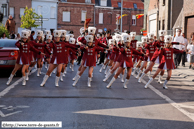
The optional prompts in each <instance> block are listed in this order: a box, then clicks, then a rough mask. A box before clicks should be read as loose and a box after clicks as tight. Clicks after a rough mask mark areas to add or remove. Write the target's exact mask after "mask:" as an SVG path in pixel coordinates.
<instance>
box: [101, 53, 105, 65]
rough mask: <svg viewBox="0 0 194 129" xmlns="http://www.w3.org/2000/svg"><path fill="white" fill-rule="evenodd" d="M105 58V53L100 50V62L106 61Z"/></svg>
mask: <svg viewBox="0 0 194 129" xmlns="http://www.w3.org/2000/svg"><path fill="white" fill-rule="evenodd" d="M104 58H105V53H104V52H100V64H101V63H104Z"/></svg>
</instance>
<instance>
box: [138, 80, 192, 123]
mask: <svg viewBox="0 0 194 129" xmlns="http://www.w3.org/2000/svg"><path fill="white" fill-rule="evenodd" d="M141 82H142V83H143V84H145V85H146V84H147V82H146V81H145V80H144V79H142V81H141ZM148 87H149V88H150V89H151V90H152V91H154V92H155V93H156V94H157V95H159V96H160V97H161V98H163V99H164V100H166V101H167V102H168V103H169V104H171V105H172V106H173V107H175V108H176V109H178V110H179V111H180V112H182V113H183V114H185V115H186V116H187V117H189V118H190V119H191V120H193V121H194V113H190V112H188V111H186V110H184V109H182V108H181V107H184V105H183V104H178V103H176V102H174V101H173V100H171V99H170V98H169V97H168V96H166V95H164V94H162V92H160V91H159V90H157V89H156V88H154V87H153V86H152V85H149V86H148Z"/></svg>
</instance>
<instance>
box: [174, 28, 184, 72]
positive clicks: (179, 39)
mask: <svg viewBox="0 0 194 129" xmlns="http://www.w3.org/2000/svg"><path fill="white" fill-rule="evenodd" d="M173 42H179V43H180V44H183V43H184V38H183V36H181V29H176V36H175V37H174V40H173ZM173 48H175V49H178V50H182V45H173ZM181 56H182V54H181V53H177V54H174V63H175V66H176V68H178V66H179V64H180V61H181Z"/></svg>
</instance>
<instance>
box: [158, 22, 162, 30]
mask: <svg viewBox="0 0 194 129" xmlns="http://www.w3.org/2000/svg"><path fill="white" fill-rule="evenodd" d="M160 24H161V21H159V22H158V30H160Z"/></svg>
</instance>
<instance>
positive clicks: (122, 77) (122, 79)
mask: <svg viewBox="0 0 194 129" xmlns="http://www.w3.org/2000/svg"><path fill="white" fill-rule="evenodd" d="M121 82H124V74H121Z"/></svg>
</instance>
